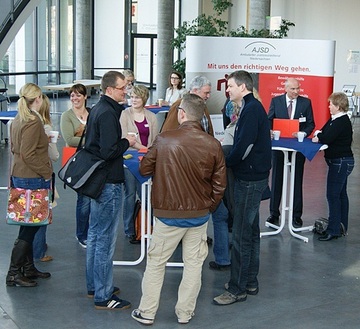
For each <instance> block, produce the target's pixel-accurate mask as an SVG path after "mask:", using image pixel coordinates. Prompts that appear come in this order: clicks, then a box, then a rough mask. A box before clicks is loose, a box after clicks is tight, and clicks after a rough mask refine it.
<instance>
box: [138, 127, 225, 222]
mask: <svg viewBox="0 0 360 329" xmlns="http://www.w3.org/2000/svg"><path fill="white" fill-rule="evenodd" d="M140 173H141V174H142V175H144V176H148V175H153V185H152V194H151V202H152V206H153V209H154V215H155V216H158V217H165V218H193V217H201V216H205V215H206V214H207V213H208V212H209V211H210V212H212V211H214V210H215V209H216V207H217V205H218V204H219V202H220V201H221V199H222V197H223V194H224V190H225V187H226V167H225V161H224V153H223V151H222V148H221V144H220V143H219V141H217V140H216V139H215V138H214V137H212V136H210V135H209V134H207V133H205V132H204V131H203V129H202V127H201V125H200V123H199V122H195V121H186V122H184V123H182V124H181V125H180V126H179V128H178V129H175V130H170V131H167V132H163V133H161V134H160V135H158V136H157V137H156V139H155V141H154V143H153V145H152V146H151V147H150V148H149V151H148V153H147V154H146V155H145V156H144V158H143V159H142V161H141V163H140Z"/></svg>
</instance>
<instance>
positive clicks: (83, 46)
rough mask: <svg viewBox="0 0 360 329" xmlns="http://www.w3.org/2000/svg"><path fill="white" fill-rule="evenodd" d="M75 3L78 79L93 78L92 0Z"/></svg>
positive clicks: (80, 0) (79, 0) (81, 0)
mask: <svg viewBox="0 0 360 329" xmlns="http://www.w3.org/2000/svg"><path fill="white" fill-rule="evenodd" d="M74 3H75V15H76V18H75V56H76V57H75V58H76V60H75V67H76V74H75V76H76V79H91V78H92V76H91V67H92V60H91V55H92V51H91V42H92V41H91V33H92V31H91V26H92V24H91V1H89V0H76V1H74Z"/></svg>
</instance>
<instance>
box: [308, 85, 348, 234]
mask: <svg viewBox="0 0 360 329" xmlns="http://www.w3.org/2000/svg"><path fill="white" fill-rule="evenodd" d="M328 101H329V110H330V115H331V118H330V119H329V120H328V121H327V122H326V123H325V125H324V126H323V127H322V128H321V130H316V131H315V133H314V137H313V139H312V141H313V142H314V143H322V144H327V146H328V148H327V149H325V150H324V157H325V162H326V164H327V165H328V174H327V181H326V198H327V201H328V206H329V217H328V219H329V225H328V227H327V229H326V232H325V234H324V235H323V236H320V237H319V240H320V241H331V240H333V239H337V238H339V237H341V236H342V233H343V234H346V232H347V230H348V222H349V197H348V194H347V180H348V176H349V175H350V174H351V172H352V171H353V169H354V165H355V160H354V154H353V152H352V149H351V145H352V142H353V127H352V125H351V121H350V118H349V116H348V114H347V112H348V110H349V101H348V97H347V96H346V95H345V94H344V93H340V92H335V93H332V94H331V95H330V96H329V99H328Z"/></svg>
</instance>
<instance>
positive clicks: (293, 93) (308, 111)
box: [267, 78, 315, 228]
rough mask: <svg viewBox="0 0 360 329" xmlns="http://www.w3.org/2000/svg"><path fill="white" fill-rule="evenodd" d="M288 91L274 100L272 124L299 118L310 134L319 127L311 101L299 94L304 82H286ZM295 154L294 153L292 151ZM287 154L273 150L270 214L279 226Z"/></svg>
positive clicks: (297, 212) (296, 214) (299, 160)
mask: <svg viewBox="0 0 360 329" xmlns="http://www.w3.org/2000/svg"><path fill="white" fill-rule="evenodd" d="M285 91H286V93H285V94H283V95H280V96H277V97H274V98H273V99H272V100H271V104H270V109H269V113H268V118H269V120H270V127H271V129H272V127H273V119H274V118H278V119H294V120H299V131H303V132H305V134H306V136H309V135H310V134H311V133H312V131H313V130H314V128H315V122H314V118H313V110H312V106H311V100H310V99H308V98H306V97H302V96H299V92H300V83H299V81H298V80H297V79H295V78H289V79H287V80H286V81H285ZM289 156H290V157H291V152H290V154H289ZM304 164H305V157H304V155H302V154H301V153H300V152H297V153H296V166H295V186H294V206H293V209H294V211H293V226H294V227H295V228H299V227H301V226H302V224H303V222H302V219H301V216H302V211H303V194H302V183H303V174H304ZM283 165H284V154H283V152H281V151H273V152H272V182H271V185H272V188H271V199H270V216H269V217H268V219H267V221H268V222H269V223H272V224H275V225H278V223H279V217H280V211H279V206H280V202H281V194H282V184H283Z"/></svg>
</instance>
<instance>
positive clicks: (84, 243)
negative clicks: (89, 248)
mask: <svg viewBox="0 0 360 329" xmlns="http://www.w3.org/2000/svg"><path fill="white" fill-rule="evenodd" d="M76 239H77V240H78V242H79V245H80V246H81V247H83V248H84V249H86V244H87V240H81V239H78V238H76Z"/></svg>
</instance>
